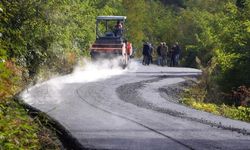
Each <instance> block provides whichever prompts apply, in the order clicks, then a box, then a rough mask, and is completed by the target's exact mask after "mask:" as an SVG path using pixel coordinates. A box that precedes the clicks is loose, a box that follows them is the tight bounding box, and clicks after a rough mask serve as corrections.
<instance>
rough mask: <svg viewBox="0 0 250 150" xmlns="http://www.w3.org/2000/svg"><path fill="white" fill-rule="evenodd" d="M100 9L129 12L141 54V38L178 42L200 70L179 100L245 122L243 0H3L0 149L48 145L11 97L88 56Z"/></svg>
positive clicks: (247, 51) (246, 14)
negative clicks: (191, 86) (200, 73)
mask: <svg viewBox="0 0 250 150" xmlns="http://www.w3.org/2000/svg"><path fill="white" fill-rule="evenodd" d="M98 15H125V16H127V22H126V25H127V32H126V35H127V38H128V40H129V41H131V42H132V43H133V46H134V47H135V48H136V49H137V51H136V55H137V56H138V57H140V56H141V48H142V44H143V41H149V42H151V43H153V46H154V47H157V46H158V44H159V43H160V42H162V41H163V42H166V43H167V45H168V46H169V47H171V46H172V45H173V44H174V43H175V42H176V41H178V42H179V43H180V45H181V47H182V54H181V65H182V66H185V67H194V68H200V69H202V71H203V75H202V76H201V78H200V81H199V83H198V85H197V86H195V87H193V88H192V89H190V90H189V91H187V92H186V93H185V94H184V100H183V102H184V103H185V104H188V105H190V106H193V107H195V108H197V109H202V110H207V111H209V112H213V113H215V114H221V115H224V116H228V117H231V118H235V119H240V120H244V121H249V116H250V115H249V107H250V98H249V97H250V96H249V93H250V90H249V87H250V77H249V74H250V67H249V64H250V43H249V42H250V2H249V1H248V0H206V1H204V0H155V1H152V0H136V1H132V0H105V1H99V0H84V1H81V0H75V1H66V0H56V1H34V0H25V1H19V0H12V1H9V0H2V1H0V21H1V24H0V149H12V148H13V149H16V148H17V147H18V148H20V149H46V147H45V148H44V147H43V146H42V145H43V143H42V142H41V140H42V139H43V136H40V135H41V134H39V133H41V132H42V131H41V129H42V128H41V125H40V124H39V121H37V119H31V118H30V117H29V116H28V113H27V111H26V110H25V109H24V108H22V107H21V106H20V105H19V104H18V103H16V102H15V101H14V100H13V96H14V95H15V94H17V93H18V92H19V91H21V90H23V89H24V88H26V87H27V86H28V85H31V84H35V83H36V82H37V81H39V80H41V79H42V80H45V79H48V78H50V77H51V76H53V75H55V74H66V73H70V72H71V71H72V69H73V66H74V65H75V63H76V62H77V61H78V59H79V57H81V56H88V55H89V52H88V49H89V46H90V44H91V43H93V41H94V40H95V18H96V16H98ZM197 93H199V96H197ZM42 135H43V134H42ZM46 137H48V136H47V135H46ZM52 137H53V136H52ZM45 139H47V138H45ZM50 139H51V138H50ZM52 141H53V138H52ZM55 147H57V144H55Z"/></svg>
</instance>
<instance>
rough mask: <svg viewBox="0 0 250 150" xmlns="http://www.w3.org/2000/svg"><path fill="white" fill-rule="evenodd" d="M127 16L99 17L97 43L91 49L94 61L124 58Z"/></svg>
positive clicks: (97, 19) (97, 21)
mask: <svg viewBox="0 0 250 150" xmlns="http://www.w3.org/2000/svg"><path fill="white" fill-rule="evenodd" d="M125 20H126V16H98V17H97V18H96V41H95V43H94V44H93V45H92V46H91V48H90V55H91V58H92V60H97V59H99V58H102V59H109V58H114V57H118V56H122V55H123V54H122V48H123V42H124V37H125Z"/></svg>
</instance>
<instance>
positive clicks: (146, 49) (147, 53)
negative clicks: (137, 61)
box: [142, 42, 150, 65]
mask: <svg viewBox="0 0 250 150" xmlns="http://www.w3.org/2000/svg"><path fill="white" fill-rule="evenodd" d="M142 54H143V61H142V64H143V65H149V61H150V46H149V42H145V43H144V44H143V50H142Z"/></svg>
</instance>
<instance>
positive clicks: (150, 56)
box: [148, 43, 153, 64]
mask: <svg viewBox="0 0 250 150" xmlns="http://www.w3.org/2000/svg"><path fill="white" fill-rule="evenodd" d="M148 45H149V63H151V64H153V56H152V54H153V46H152V44H151V43H148Z"/></svg>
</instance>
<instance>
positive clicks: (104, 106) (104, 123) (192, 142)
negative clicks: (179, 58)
mask: <svg viewBox="0 0 250 150" xmlns="http://www.w3.org/2000/svg"><path fill="white" fill-rule="evenodd" d="M97 70H98V69H97ZM106 71H107V70H106ZM106 71H105V72H95V75H96V74H100V75H102V74H103V75H104V74H106V73H107V72H106ZM111 72H112V71H111ZM200 73H201V72H200V71H199V70H196V69H191V68H169V67H157V66H152V65H151V66H142V65H139V64H138V66H137V67H136V68H132V69H128V70H126V71H120V72H119V71H118V72H116V71H115V72H113V73H111V74H109V75H107V76H105V78H98V77H97V78H98V80H96V79H95V80H94V79H93V80H73V79H72V78H74V77H76V76H71V75H68V76H63V77H58V78H55V79H52V80H50V81H48V82H44V83H41V84H39V85H36V86H34V87H31V88H30V89H28V90H26V91H24V93H23V94H22V99H23V100H24V101H25V102H26V103H27V104H29V105H31V106H33V107H35V108H37V109H39V110H41V111H43V112H45V113H47V114H48V115H49V116H50V117H52V118H53V119H55V120H56V121H58V122H59V123H60V124H61V125H62V126H64V128H65V129H66V130H67V131H69V133H70V134H71V135H72V136H73V137H74V138H76V139H77V140H78V141H79V142H80V143H81V144H82V145H83V147H84V148H87V149H134V150H152V149H154V150H161V149H163V150H166V149H173V150H178V149H197V150H200V149H227V150H230V149H232V150H235V149H250V124H249V123H245V122H241V121H235V120H231V119H227V118H223V117H220V116H215V115H212V114H209V113H206V112H202V111H198V110H194V109H191V108H188V107H186V106H183V105H181V104H178V103H177V102H176V101H173V100H172V98H171V96H170V95H169V94H166V93H165V94H164V92H162V90H160V89H162V88H163V87H166V86H168V87H171V86H172V85H176V84H178V83H182V82H184V81H185V80H186V79H188V78H189V79H190V78H194V77H196V76H197V75H199V74H200ZM79 75H80V77H81V74H79ZM79 75H78V76H77V77H79ZM82 75H83V76H82V78H84V77H85V76H84V75H86V74H82ZM88 75H89V76H90V77H92V76H94V75H93V74H91V73H90V74H88ZM172 95H174V94H173V93H172Z"/></svg>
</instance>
